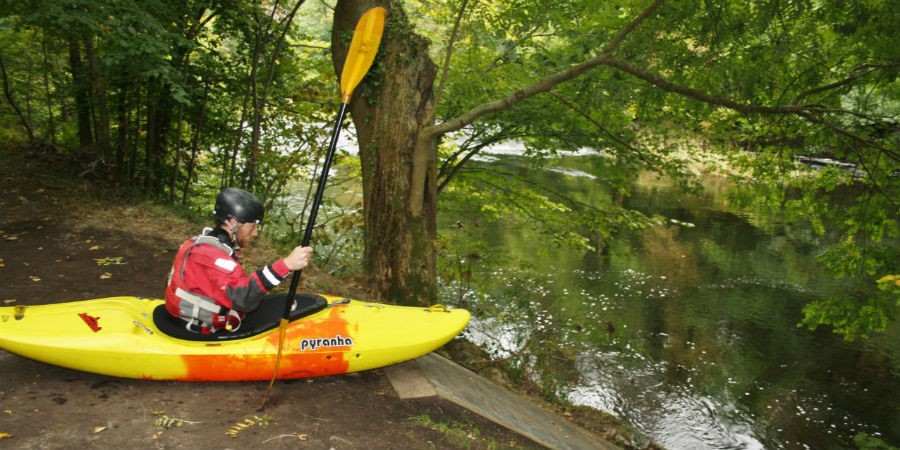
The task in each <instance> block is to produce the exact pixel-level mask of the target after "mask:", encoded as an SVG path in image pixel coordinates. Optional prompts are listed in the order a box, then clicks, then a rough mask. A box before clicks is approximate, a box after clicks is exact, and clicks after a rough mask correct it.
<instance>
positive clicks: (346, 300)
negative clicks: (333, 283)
mask: <svg viewBox="0 0 900 450" xmlns="http://www.w3.org/2000/svg"><path fill="white" fill-rule="evenodd" d="M349 304H350V299H349V298H342V299H340V300H336V301H333V302H331V303H329V304H328V307H329V308H331V307H332V306H338V305H349Z"/></svg>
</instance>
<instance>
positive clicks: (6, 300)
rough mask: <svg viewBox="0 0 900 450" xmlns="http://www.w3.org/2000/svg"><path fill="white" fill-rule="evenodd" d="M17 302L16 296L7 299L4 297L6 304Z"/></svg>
mask: <svg viewBox="0 0 900 450" xmlns="http://www.w3.org/2000/svg"><path fill="white" fill-rule="evenodd" d="M15 302H16V299H14V298H6V299H3V304H4V305H12V304H13V303H15Z"/></svg>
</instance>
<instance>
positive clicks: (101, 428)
mask: <svg viewBox="0 0 900 450" xmlns="http://www.w3.org/2000/svg"><path fill="white" fill-rule="evenodd" d="M107 428H108V427H94V430H93V431H94V433H100V432H103V431H105V430H106V429H107Z"/></svg>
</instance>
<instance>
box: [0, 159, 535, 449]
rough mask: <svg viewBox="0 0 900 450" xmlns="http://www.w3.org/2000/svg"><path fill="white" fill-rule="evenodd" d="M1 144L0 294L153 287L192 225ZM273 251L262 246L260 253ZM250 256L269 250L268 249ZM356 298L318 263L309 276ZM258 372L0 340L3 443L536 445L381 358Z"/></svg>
mask: <svg viewBox="0 0 900 450" xmlns="http://www.w3.org/2000/svg"><path fill="white" fill-rule="evenodd" d="M38 156H39V155H38V154H36V153H30V152H29V151H27V150H22V149H8V148H0V302H2V305H37V304H45V303H58V302H68V301H76V300H83V299H92V298H102V297H108V296H119V295H133V296H142V297H154V298H160V297H161V296H162V293H163V289H164V284H165V277H166V274H167V272H168V269H169V267H170V264H171V259H172V257H173V256H174V251H175V250H176V249H177V247H178V245H179V243H180V242H181V241H182V240H183V239H185V238H186V237H188V236H190V235H192V234H194V233H196V232H197V231H198V226H197V225H196V224H192V223H190V222H189V221H187V220H184V219H180V218H177V217H173V216H172V215H171V214H168V213H167V211H166V210H164V209H162V208H159V207H157V206H153V205H150V204H145V203H139V202H138V203H136V202H135V201H133V200H129V199H123V198H112V197H111V194H109V193H108V192H109V191H107V190H104V189H99V188H96V185H93V184H92V183H91V182H88V181H86V180H85V179H83V178H77V177H75V178H70V177H64V176H59V174H58V173H57V171H56V170H55V169H54V167H57V168H59V167H62V166H59V165H55V164H53V161H48V160H47V159H46V158H45V157H44V156H43V154H41V155H40V157H38ZM267 252H268V253H267ZM246 256H247V259H248V260H247V261H246V264H247V265H248V266H250V267H256V266H258V265H260V264H264V263H267V262H269V259H270V258H271V257H272V256H273V254H272V253H271V251H270V250H266V249H265V248H261V249H259V250H258V251H257V252H255V253H249V254H248V255H246ZM323 289H329V291H326V292H330V293H334V294H338V295H348V296H354V297H356V298H362V297H360V295H364V290H362V289H360V288H358V287H354V286H353V285H351V284H348V283H345V282H339V281H337V280H333V279H331V278H330V277H328V276H327V275H326V274H322V273H320V272H317V271H316V270H314V268H313V269H312V270H307V271H304V283H303V290H306V291H310V290H312V291H317V290H323ZM266 385H267V384H266V383H265V382H248V383H177V382H155V381H141V380H130V379H120V378H111V377H106V376H100V375H94V374H89V373H82V372H76V371H72V370H68V369H63V368H59V367H54V366H49V365H46V364H42V363H38V362H34V361H31V360H27V359H24V358H21V357H18V356H16V355H12V354H10V353H7V352H5V351H2V350H0V448H17V449H62V448H65V449H75V448H160V449H164V448H193V449H226V448H235V449H237V448H260V449H267V448H309V449H331V448H334V449H363V448H365V449H427V448H442V449H444V448H474V449H478V448H541V447H540V446H539V445H537V444H535V443H534V442H531V441H529V440H528V439H526V438H524V437H522V436H520V435H518V434H516V433H513V432H511V431H509V430H507V429H505V428H503V427H500V426H499V425H496V424H494V423H493V422H490V421H487V420H485V419H483V418H481V417H480V416H477V415H475V414H474V413H471V412H470V411H468V410H465V409H463V408H461V407H458V406H456V405H454V404H451V403H449V402H447V401H444V400H441V399H437V398H431V399H419V400H401V399H399V398H398V397H397V395H396V393H395V392H394V390H393V389H392V387H391V385H390V383H389V381H388V380H387V378H386V377H385V376H384V374H383V373H382V371H380V370H374V371H368V372H363V373H359V374H351V375H344V376H334V377H323V378H316V379H308V380H295V381H279V382H277V383H276V385H275V389H274V392H273V394H272V398H271V399H270V402H269V404H268V406H267V407H266V408H265V410H264V411H262V412H260V411H258V407H259V406H260V403H261V402H262V399H263V396H264V393H265V390H266Z"/></svg>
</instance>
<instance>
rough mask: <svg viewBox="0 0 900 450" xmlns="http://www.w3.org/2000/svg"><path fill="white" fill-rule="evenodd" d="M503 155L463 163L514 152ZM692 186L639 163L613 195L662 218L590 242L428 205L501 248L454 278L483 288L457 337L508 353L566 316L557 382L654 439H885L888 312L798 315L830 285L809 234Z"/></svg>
mask: <svg viewBox="0 0 900 450" xmlns="http://www.w3.org/2000/svg"><path fill="white" fill-rule="evenodd" d="M506 153H508V152H503V151H500V152H497V153H495V154H493V155H492V156H490V157H489V158H488V159H486V160H482V161H480V162H479V164H484V165H485V166H487V167H490V166H491V165H492V164H497V163H498V162H502V163H503V164H515V161H514V158H516V157H515V156H513V155H510V154H506ZM586 165H587V164H586ZM541 178H542V179H541V180H540V182H541V183H545V184H548V185H552V186H555V187H556V189H558V190H565V191H567V192H569V193H572V194H573V195H576V196H579V197H580V198H590V199H593V200H592V201H599V202H601V203H602V202H604V201H611V199H612V197H613V194H612V192H609V190H608V189H607V188H606V187H604V185H603V183H600V182H598V181H597V180H596V179H594V178H593V177H592V176H590V175H589V174H588V173H587V172H579V171H572V170H569V171H547V172H545V173H544V174H542V175H541ZM703 184H704V186H705V188H706V190H705V192H704V193H703V194H701V195H698V196H686V195H682V194H679V193H678V191H677V190H676V189H675V188H674V187H673V186H672V185H671V184H670V183H668V182H666V181H665V180H661V179H657V178H656V177H655V176H651V175H650V174H644V175H642V176H641V177H639V178H638V179H637V180H635V182H634V185H633V187H632V193H631V196H630V197H627V198H626V199H625V200H624V205H625V206H626V207H629V208H634V209H637V210H640V211H642V212H644V213H648V214H661V215H664V216H665V217H667V218H668V219H670V220H668V221H667V222H666V223H665V224H662V225H658V226H653V227H650V228H647V229H645V230H643V231H641V232H640V233H637V234H632V235H629V236H624V237H619V238H616V239H613V240H612V242H611V243H610V244H609V246H608V247H607V248H606V249H605V251H603V252H599V251H595V252H584V251H576V250H573V249H571V248H567V247H558V246H553V245H547V243H546V242H543V241H542V240H541V239H540V236H539V235H538V234H536V233H534V232H532V231H530V230H528V229H527V227H525V228H523V227H515V226H510V224H509V223H506V222H504V221H503V220H499V221H495V222H489V221H485V220H483V219H478V218H477V216H463V215H460V214H461V213H458V212H455V211H452V210H451V211H450V212H448V213H445V212H444V210H442V216H441V217H440V220H441V223H442V232H443V233H445V234H451V235H453V236H456V239H466V240H470V241H471V242H472V243H473V244H472V245H473V246H474V245H475V244H474V243H476V242H477V243H479V244H478V245H479V248H481V249H482V250H480V251H481V252H485V250H483V249H491V248H494V249H502V250H503V253H504V254H505V256H504V257H503V258H498V260H503V261H506V262H507V264H506V265H505V266H504V265H500V266H498V264H497V263H496V261H493V260H492V261H491V262H490V263H489V264H480V263H479V261H478V260H476V262H475V264H474V266H473V267H472V269H471V270H472V272H471V277H470V278H468V280H467V282H466V283H467V284H466V286H467V287H477V288H478V289H480V290H481V291H482V292H483V295H480V296H478V295H473V296H472V298H470V299H468V300H466V304H467V305H468V306H470V307H474V308H475V309H481V310H484V311H494V312H493V313H488V314H487V315H486V316H482V317H479V318H477V319H476V320H473V322H472V324H471V325H470V327H469V328H468V329H467V331H466V334H465V336H466V337H467V338H468V339H469V340H471V341H473V342H476V343H478V344H480V345H482V346H483V347H484V348H486V349H487V350H489V351H490V352H492V353H493V354H494V356H495V357H509V356H510V355H512V354H514V353H515V352H517V351H519V350H520V349H521V348H523V347H524V345H525V343H526V342H528V341H529V340H530V339H533V338H535V336H539V335H540V330H542V329H543V328H544V327H545V326H546V327H557V328H560V329H563V328H565V329H567V330H568V331H567V332H566V333H565V339H571V340H573V341H572V345H571V348H572V354H571V355H567V356H566V358H561V359H564V360H565V361H566V364H568V365H569V366H570V367H568V369H567V370H560V371H558V372H555V373H561V374H565V375H559V379H557V380H555V382H556V384H557V386H558V388H557V394H558V395H559V396H560V397H563V398H565V399H567V400H569V401H571V402H573V403H575V404H581V405H587V406H590V407H593V408H597V409H599V410H602V411H607V412H610V413H612V414H614V415H616V416H618V417H620V418H621V419H623V420H624V421H626V422H627V423H629V424H631V425H632V426H634V427H635V428H636V429H638V430H640V431H641V432H642V433H644V434H645V435H646V436H648V437H649V438H650V439H652V440H654V441H656V442H658V443H660V444H662V445H663V446H665V447H667V448H669V449H673V450H675V449H692V450H693V449H763V448H765V449H781V448H784V449H794V448H796V449H805V448H808V449H844V448H854V446H853V444H852V443H853V437H854V436H855V435H857V434H858V433H866V434H869V435H871V436H875V437H878V438H880V439H882V440H884V441H886V442H888V443H889V444H892V445H894V446H898V445H900V326H898V324H897V322H892V323H891V324H890V325H889V329H888V330H887V332H885V333H883V334H880V335H876V336H874V337H872V338H870V339H868V340H861V341H856V342H845V341H844V340H843V339H842V338H841V337H840V336H837V335H835V334H833V333H832V332H831V331H830V330H828V329H822V328H820V329H819V330H816V331H809V330H807V329H806V328H798V327H797V323H798V321H799V320H800V319H801V317H802V312H801V308H802V306H803V305H804V304H806V303H808V302H810V301H812V300H815V299H818V298H822V297H823V296H825V295H829V294H831V293H835V292H837V293H839V292H840V289H841V287H840V284H839V283H837V282H835V280H833V279H832V278H831V277H829V276H828V275H827V274H825V273H823V271H822V270H821V268H820V265H819V264H818V263H817V262H816V260H815V256H816V254H817V253H818V252H819V251H820V250H821V247H820V246H821V243H820V242H819V241H818V240H817V239H816V237H815V236H813V235H812V234H811V233H808V232H807V231H805V230H803V229H800V228H796V227H790V226H787V225H784V224H779V223H772V222H770V221H764V220H761V219H758V218H754V217H752V216H750V215H744V214H739V213H735V212H732V211H730V208H729V207H728V201H727V198H726V197H725V194H724V192H725V189H726V188H727V182H725V180H724V179H722V178H719V177H716V176H706V177H704V178H703ZM603 199H606V200H603ZM476 223H477V226H471V225H472V224H476ZM459 224H463V225H466V224H468V225H470V226H465V227H463V228H460V226H459ZM460 229H461V230H463V231H458V230H460ZM448 230H449V231H448ZM460 233H465V235H464V236H459V234H460ZM463 247H464V246H463ZM523 265H526V266H528V269H527V270H526V271H525V272H520V270H519V267H522V266H523ZM447 284H448V286H446V289H445V292H446V294H445V295H446V297H447V298H446V301H447V302H448V303H451V304H452V303H453V302H454V301H459V290H460V288H459V284H458V283H447ZM472 292H474V291H472ZM478 305H481V306H478ZM486 305H494V306H495V307H494V308H493V309H491V308H489V307H488V306H486ZM497 305H499V306H497ZM503 305H509V306H508V308H509V310H510V311H515V310H517V308H518V309H521V308H523V305H525V306H524V308H525V309H528V308H531V309H532V310H535V309H536V310H540V311H541V313H540V315H539V316H535V315H533V314H532V315H529V314H527V313H516V314H519V316H518V317H519V318H518V319H516V318H515V314H513V316H514V318H513V319H511V320H510V319H509V318H508V317H507V318H506V319H504V320H501V319H500V318H499V317H495V316H492V314H494V315H497V316H500V315H503V316H504V317H506V315H505V314H499V313H497V312H496V311H502V310H503V309H504V308H505V307H504V306H503ZM516 305H518V306H516ZM529 305H530V306H529Z"/></svg>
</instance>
